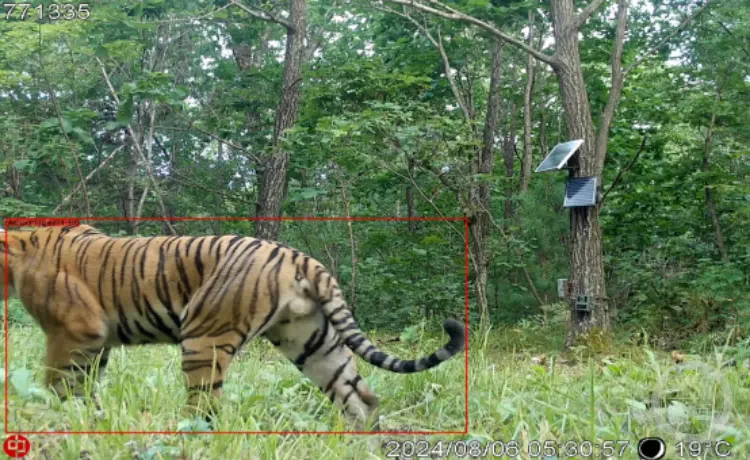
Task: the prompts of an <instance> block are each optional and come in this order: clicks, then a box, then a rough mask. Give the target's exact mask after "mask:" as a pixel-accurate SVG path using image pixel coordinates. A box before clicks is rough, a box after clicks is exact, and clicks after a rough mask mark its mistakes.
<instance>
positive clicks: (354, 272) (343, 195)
mask: <svg viewBox="0 0 750 460" xmlns="http://www.w3.org/2000/svg"><path fill="white" fill-rule="evenodd" d="M346 187H347V184H346V183H345V182H343V181H342V182H341V199H342V200H344V212H346V217H347V218H349V217H351V211H350V207H349V195H348V194H347V193H346ZM347 227H348V229H349V247H350V249H351V256H352V293H351V295H350V296H349V309H350V310H351V312H352V315H353V314H354V312H355V310H356V308H357V307H356V305H357V303H356V301H357V244H356V242H355V241H354V229H353V228H352V221H351V220H348V221H347Z"/></svg>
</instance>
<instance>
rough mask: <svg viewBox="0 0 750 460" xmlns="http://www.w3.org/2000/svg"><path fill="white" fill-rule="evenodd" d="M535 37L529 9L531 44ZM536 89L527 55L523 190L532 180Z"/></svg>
mask: <svg viewBox="0 0 750 460" xmlns="http://www.w3.org/2000/svg"><path fill="white" fill-rule="evenodd" d="M533 39H534V10H533V9H529V36H528V38H527V43H528V45H529V46H531V44H532V43H533V41H532V40H533ZM533 91H534V56H532V55H530V54H529V55H527V56H526V89H525V91H524V94H523V162H522V163H523V164H522V168H521V180H520V182H519V184H518V186H519V189H520V191H521V192H525V191H526V190H528V188H529V181H530V180H531V162H532V148H531V147H532V144H531V96H532V94H533Z"/></svg>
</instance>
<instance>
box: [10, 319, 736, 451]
mask: <svg viewBox="0 0 750 460" xmlns="http://www.w3.org/2000/svg"><path fill="white" fill-rule="evenodd" d="M9 332H10V335H9V337H10V366H9V367H10V368H9V379H10V382H9V383H10V385H9V388H10V401H9V402H10V413H9V428H10V429H11V430H72V431H90V430H96V431H110V430H113V431H116V430H128V431H133V430H143V431H149V430H158V431H164V430H180V431H189V430H191V429H203V428H204V427H202V426H201V425H200V424H198V423H193V422H191V421H190V420H189V419H185V418H184V417H183V416H182V415H181V409H182V406H183V404H184V401H185V397H186V395H185V391H184V389H183V388H182V379H181V378H180V373H179V369H180V366H179V348H178V347H176V346H149V347H134V348H128V349H120V350H116V351H113V353H112V355H111V358H110V364H109V366H108V369H107V373H106V374H105V376H104V378H103V379H102V382H101V384H100V389H99V393H100V396H101V401H102V406H103V408H104V414H103V415H99V416H97V414H96V413H95V408H94V407H93V406H92V405H87V404H84V403H82V402H80V401H68V402H65V403H60V402H59V401H58V400H57V399H55V398H52V397H50V396H49V394H48V393H47V392H46V390H44V389H43V388H41V387H40V385H39V382H41V375H42V371H43V369H42V365H41V362H42V357H43V354H44V337H43V335H42V333H41V331H40V330H39V329H38V328H36V327H35V326H29V325H16V324H14V325H13V326H11V329H10V331H9ZM563 332H564V331H563V330H562V329H561V328H560V327H556V328H553V329H549V330H543V329H540V328H538V327H528V325H526V326H524V327H521V328H517V329H502V330H498V331H490V332H488V333H487V334H486V335H484V336H474V337H472V343H471V348H470V350H471V351H470V379H469V387H470V398H469V406H470V430H469V434H468V435H461V436H432V437H429V438H424V437H417V436H411V437H408V436H399V437H398V438H397V439H400V440H409V439H412V440H415V439H428V440H429V441H430V442H432V443H435V442H437V441H439V440H446V441H447V440H465V441H468V440H475V441H478V442H481V443H488V442H489V441H492V440H503V441H506V442H507V441H510V440H515V441H516V442H517V443H518V445H519V446H521V455H520V456H519V457H517V458H534V457H530V456H529V455H527V454H524V452H525V450H526V449H528V448H530V447H531V448H533V447H538V446H539V444H537V443H535V441H541V442H544V441H547V440H556V441H568V440H575V441H582V440H588V441H592V442H597V441H598V442H602V441H604V440H610V441H614V440H623V441H628V442H629V446H628V450H627V451H626V453H625V455H624V456H623V457H621V458H636V455H635V445H636V444H637V441H638V439H639V438H641V437H643V436H660V437H663V438H664V439H665V440H667V442H668V443H669V444H672V445H674V444H675V443H676V442H677V441H678V437H677V435H676V434H675V433H674V431H675V428H677V429H679V430H680V431H682V432H688V433H689V432H693V433H697V432H701V433H703V437H705V438H706V439H711V440H720V439H723V440H726V441H727V442H730V443H731V444H732V455H733V458H750V428H749V426H748V423H749V422H748V418H747V414H750V391H748V389H750V376H749V375H748V369H747V368H745V367H743V366H742V365H740V366H738V367H729V368H725V369H721V368H720V366H719V365H718V364H719V363H721V362H722V360H721V359H717V358H716V357H715V356H713V355H711V356H699V355H689V356H688V362H692V363H696V362H699V363H704V364H705V365H707V366H709V368H711V369H718V370H720V375H721V380H720V382H719V383H721V384H724V383H726V386H727V387H726V388H728V389H729V392H730V393H731V395H730V404H729V405H727V406H726V410H727V414H728V416H727V417H726V419H723V420H718V419H720V417H719V414H720V413H722V411H723V410H724V409H725V403H726V401H725V400H724V399H723V397H722V396H721V390H722V388H724V387H722V385H720V384H715V383H714V382H712V381H711V379H710V378H707V377H706V375H705V374H701V373H700V372H697V371H683V372H673V363H672V361H671V358H670V357H669V355H668V354H667V353H664V352H658V351H654V350H650V349H648V348H642V347H633V346H628V345H626V344H621V345H617V346H612V347H610V348H609V349H607V350H603V351H599V352H597V353H592V352H591V351H590V350H587V349H586V348H578V349H575V350H573V351H571V352H568V353H566V354H564V355H555V353H557V351H559V350H560V347H559V344H560V343H561V340H562V338H563V337H564V335H563ZM374 337H376V338H377V335H375V336H374ZM442 340H443V338H442V337H438V336H436V335H435V336H431V335H429V334H427V335H423V336H421V337H419V338H418V340H417V341H416V342H417V344H416V345H414V346H410V345H408V344H406V343H403V342H400V343H397V344H389V343H384V341H382V340H381V341H380V342H381V343H384V347H385V348H387V349H389V350H390V351H392V352H395V353H398V354H399V355H401V356H404V357H410V356H416V355H421V354H424V353H427V352H430V351H433V350H434V349H435V348H436V347H437V346H439V344H440V343H441V342H442ZM540 354H545V358H539V357H538V355H540ZM358 367H359V368H360V371H361V373H362V375H363V377H364V378H365V379H366V380H367V382H368V384H369V385H370V386H371V387H372V388H373V389H374V391H375V392H376V393H377V394H378V396H379V397H380V400H381V414H382V416H383V428H384V429H388V430H445V431H447V430H462V429H463V420H464V405H463V401H464V390H463V388H464V370H463V359H462V358H461V359H454V360H453V361H451V362H449V363H446V364H444V365H443V366H440V367H439V368H437V369H435V370H433V371H430V372H427V373H422V374H415V375H409V376H404V375H396V374H389V373H387V372H385V371H381V370H378V369H373V368H372V367H371V366H369V365H367V364H366V363H364V362H362V361H360V362H359V365H358ZM660 381H661V382H662V384H661V388H662V390H661V391H658V392H657V395H662V396H664V397H665V400H666V403H664V400H662V399H659V398H656V402H657V404H656V406H657V407H654V406H653V405H652V403H653V402H654V401H655V398H654V394H653V391H654V389H655V388H660V383H659V382H660ZM224 388H225V393H224V397H223V399H222V404H221V411H222V412H221V415H220V419H219V423H218V426H217V428H218V429H219V430H226V431H256V430H258V431H261V430H263V431H287V430H288V431H315V430H318V431H329V430H330V431H335V430H347V429H348V428H347V427H346V425H345V423H344V421H343V419H342V417H340V416H339V414H338V412H337V411H336V410H335V409H333V408H332V407H331V406H330V404H329V403H328V401H327V399H326V398H325V397H324V396H323V395H322V394H321V393H320V391H319V390H318V389H317V388H315V387H314V386H313V385H312V384H311V383H310V382H309V381H307V380H306V379H304V378H302V376H301V374H299V372H298V371H297V370H296V369H295V368H294V367H293V366H292V365H291V364H290V363H288V362H287V361H286V360H285V359H284V358H283V357H281V355H280V354H278V353H277V352H276V351H275V350H274V349H273V348H272V347H271V346H270V345H268V344H266V343H265V342H257V343H253V344H251V346H250V347H249V348H248V349H247V352H246V353H243V354H242V355H241V356H240V357H238V358H237V359H236V360H235V361H234V362H233V363H232V367H231V370H230V375H229V378H228V379H227V380H226V382H225V387H224ZM702 389H703V390H708V393H701V391H700V390H702ZM712 392H713V393H712ZM659 401H661V402H659ZM650 405H651V407H649V406H650ZM664 407H666V409H665V408H664ZM696 408H699V409H702V412H700V411H699V412H698V413H699V414H705V413H708V414H709V415H710V414H711V413H713V414H714V419H715V420H714V421H713V422H711V421H706V420H703V419H701V417H696V416H692V417H691V416H690V414H693V415H695V413H696V412H695V411H696ZM709 418H710V417H709ZM667 420H668V421H670V423H668V424H664V422H665V421H667ZM670 427H671V428H672V429H668V428H670ZM29 438H30V440H31V443H32V450H31V454H30V455H29V457H27V458H49V459H79V458H90V459H162V458H163V459H213V458H219V459H221V458H228V459H229V458H242V459H298V458H341V459H366V458H386V454H387V452H389V451H391V450H392V448H389V449H384V448H383V447H382V443H384V442H385V441H386V440H387V439H392V438H394V436H353V435H285V436H280V435H191V434H183V435H66V436H56V435H44V436H43V435H33V436H29ZM529 443H531V444H529ZM623 445H624V444H623ZM496 446H497V444H496ZM524 446H525V447H524ZM550 458H554V457H550ZM559 458H565V457H564V456H562V455H560V456H559ZM574 458H578V456H575V457H574ZM581 458H583V457H581ZM590 458H603V457H601V456H599V455H597V456H595V457H590ZM667 458H670V457H669V456H668V457H667ZM671 458H676V457H674V456H673V457H671ZM700 458H712V457H710V456H703V457H700Z"/></svg>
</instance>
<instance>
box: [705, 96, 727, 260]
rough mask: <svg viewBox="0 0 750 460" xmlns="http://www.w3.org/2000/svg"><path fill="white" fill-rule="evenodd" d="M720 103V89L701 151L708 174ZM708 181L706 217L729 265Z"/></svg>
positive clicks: (723, 257)
mask: <svg viewBox="0 0 750 460" xmlns="http://www.w3.org/2000/svg"><path fill="white" fill-rule="evenodd" d="M720 102H721V87H718V88H717V89H716V101H715V103H714V104H715V105H714V109H713V111H712V112H711V121H709V123H708V131H707V132H706V142H705V146H704V150H703V164H702V165H701V171H703V172H704V173H708V172H709V171H710V170H711V143H712V141H713V134H714V126H715V125H716V110H717V108H718V107H717V106H718V105H719V103H720ZM709 181H710V179H706V186H705V193H706V207H707V208H708V215H709V216H710V217H711V223H712V224H713V226H714V234H715V235H716V247H717V248H718V249H719V253H721V260H723V261H724V263H729V253H728V252H727V247H726V245H725V244H724V233H723V232H722V231H721V224H720V223H719V215H718V214H717V213H716V204H715V203H714V197H713V190H712V189H711V185H710V184H709V183H708V182H709Z"/></svg>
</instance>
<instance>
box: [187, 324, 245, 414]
mask: <svg viewBox="0 0 750 460" xmlns="http://www.w3.org/2000/svg"><path fill="white" fill-rule="evenodd" d="M241 344H242V340H241V337H240V336H239V335H238V334H237V333H236V332H234V331H230V332H226V333H222V334H219V335H215V333H212V332H211V331H208V332H206V333H204V334H203V335H201V336H197V337H190V338H185V339H183V341H182V372H183V374H184V376H185V386H186V388H187V392H188V412H189V413H191V414H192V415H203V416H204V418H205V420H206V421H207V422H208V423H209V424H210V425H211V426H212V427H213V426H214V419H215V418H216V416H217V415H218V402H219V398H220V397H221V392H222V386H223V385H224V378H225V376H226V375H227V371H228V369H229V364H230V363H231V362H232V358H233V357H234V355H235V354H236V353H237V350H238V349H239V347H240V345H241Z"/></svg>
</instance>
